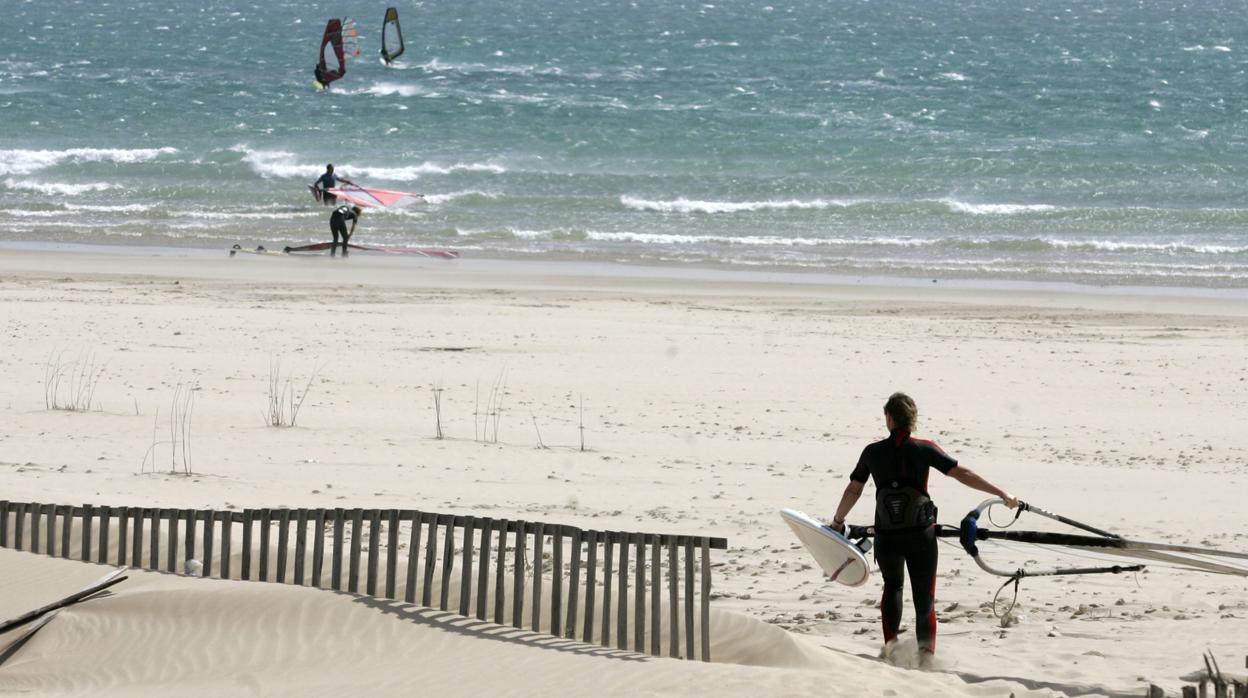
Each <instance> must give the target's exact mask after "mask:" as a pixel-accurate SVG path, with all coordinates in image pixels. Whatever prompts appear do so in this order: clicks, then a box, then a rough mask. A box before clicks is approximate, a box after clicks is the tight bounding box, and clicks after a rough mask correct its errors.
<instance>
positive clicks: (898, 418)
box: [832, 393, 1018, 668]
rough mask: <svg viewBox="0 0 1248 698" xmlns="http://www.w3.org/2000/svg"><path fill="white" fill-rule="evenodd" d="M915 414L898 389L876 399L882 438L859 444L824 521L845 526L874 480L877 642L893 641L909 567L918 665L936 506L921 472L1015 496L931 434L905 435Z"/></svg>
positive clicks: (927, 616) (932, 568) (931, 624)
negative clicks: (879, 582)
mask: <svg viewBox="0 0 1248 698" xmlns="http://www.w3.org/2000/svg"><path fill="white" fill-rule="evenodd" d="M918 419H919V409H918V407H917V406H916V405H915V403H914V400H913V399H911V398H910V396H909V395H906V394H905V393H893V394H892V395H891V396H890V397H889V398H888V402H886V403H884V423H885V425H886V426H887V427H888V433H889V436H888V438H887V439H883V440H880V441H876V442H875V443H873V444H871V445H869V446H867V447H866V448H865V449H863V451H862V455H861V456H860V457H859V459H858V465H857V466H856V467H855V468H854V471H853V473H851V474H850V476H849V485H847V486H846V487H845V493H844V494H843V495H841V503H840V505H839V506H837V508H836V515H835V516H834V517H833V518H832V528H833V529H834V530H836V531H837V532H839V533H844V532H845V517H846V516H847V515H849V511H850V509H852V508H853V507H854V504H855V503H856V502H857V501H858V497H859V496H860V495H862V490H863V487H864V486H865V485H866V484H867V479H868V478H870V479H871V480H873V481H874V482H875V560H876V563H877V564H879V566H880V576H881V577H883V578H884V592H883V598H882V599H881V601H880V616H881V620H882V621H883V625H884V648H883V650H882V651H881V653H880V656H881V657H884V658H888V657H889V656H890V655H891V654H892V651H893V649H894V648H895V647H896V643H897V632H898V629H899V627H900V626H901V613H902V597H901V592H902V587H903V586H904V585H905V576H906V575H905V573H906V571H907V570H908V571H909V573H910V589H911V593H912V595H913V596H914V614H915V636H916V638H917V639H918V646H919V665H920V666H921V667H924V668H928V667H930V666H931V665H932V660H933V658H934V656H935V654H936V605H935V604H936V545H937V541H936V505H935V504H934V503H933V502H932V499H931V497H930V496H929V495H928V492H927V476H928V475H929V474H930V473H931V471H932V469H933V468H934V469H936V470H938V471H940V472H941V473H943V474H945V475H948V476H949V477H951V478H953V479H955V480H957V481H958V482H960V483H962V484H963V485H966V486H967V487H970V488H971V489H976V490H979V491H981V492H987V493H988V494H991V495H994V496H997V497H1000V498H1001V499H1003V500H1004V501H1005V504H1006V506H1008V507H1010V508H1011V509H1013V508H1015V507H1017V506H1018V499H1016V498H1014V497H1013V496H1012V495H1010V494H1009V493H1008V492H1006V491H1005V490H1003V489H1001V488H1000V487H997V486H996V485H994V484H992V483H991V482H988V481H987V480H985V479H984V478H982V477H980V476H979V475H977V474H976V473H975V472H974V471H972V470H971V469H970V468H966V467H963V466H960V465H958V461H957V460H956V459H954V458H952V457H950V456H949V455H948V454H947V453H945V452H944V451H943V450H942V449H941V448H940V446H937V445H936V443H935V442H933V441H926V440H923V439H916V438H914V437H912V436H911V435H910V434H911V432H912V431H913V430H914V427H915V425H916V424H917V422H918Z"/></svg>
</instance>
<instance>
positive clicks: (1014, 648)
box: [0, 249, 1248, 696]
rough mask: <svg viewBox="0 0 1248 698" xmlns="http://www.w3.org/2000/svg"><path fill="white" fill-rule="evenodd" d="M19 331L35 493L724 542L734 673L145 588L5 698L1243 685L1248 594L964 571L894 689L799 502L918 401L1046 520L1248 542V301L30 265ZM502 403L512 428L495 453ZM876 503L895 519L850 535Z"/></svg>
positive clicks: (232, 589) (432, 267)
mask: <svg viewBox="0 0 1248 698" xmlns="http://www.w3.org/2000/svg"><path fill="white" fill-rule="evenodd" d="M0 329H2V330H3V336H4V347H5V351H4V352H2V353H0V371H3V375H4V376H5V379H4V380H3V381H2V382H0V410H2V414H3V419H2V420H0V491H2V492H3V498H5V499H8V500H11V501H40V502H56V503H60V504H81V503H84V502H86V503H97V504H111V505H128V506H144V507H193V508H214V509H243V508H247V507H262V506H263V507H279V506H285V507H373V508H385V507H396V508H418V509H422V510H425V511H436V512H444V513H454V514H469V515H484V516H493V517H499V518H524V519H528V520H539V521H547V522H552V523H562V524H569V525H577V526H586V527H596V528H604V527H607V528H614V529H622V530H645V531H655V532H662V533H680V534H697V535H713V536H722V537H725V538H727V539H728V542H729V549H728V550H727V551H721V552H719V553H717V555H716V558H715V562H716V568H715V592H716V598H715V600H714V602H713V604H712V605H713V608H714V611H715V614H716V615H715V617H714V621H713V623H712V628H713V630H714V631H715V632H714V637H715V642H716V643H717V645H716V652H715V656H716V658H717V660H718V661H717V662H715V663H712V664H702V663H699V662H681V661H676V660H670V659H654V658H641V657H640V656H628V657H625V656H619V655H610V656H607V655H604V654H603V653H600V652H595V651H593V650H592V649H591V648H589V647H588V646H580V645H578V644H577V643H562V642H561V643H559V644H558V646H551V645H550V643H549V642H548V639H545V638H543V636H539V635H535V634H532V633H528V634H525V633H518V632H516V631H511V632H510V633H509V632H508V631H505V630H504V629H500V628H496V627H484V626H482V625H478V624H470V625H471V626H472V627H467V628H466V627H463V626H464V622H463V619H458V618H457V617H452V616H448V615H447V614H444V613H440V612H431V611H428V610H427V609H420V608H416V607H405V608H403V609H400V610H398V611H396V610H394V609H388V608H378V607H377V606H376V605H375V604H371V602H370V601H369V600H368V599H364V598H361V597H356V596H354V595H347V594H335V593H332V592H327V591H318V590H312V589H302V588H295V587H290V586H279V585H267V584H257V583H247V582H233V581H221V580H203V579H191V578H184V577H177V576H173V575H164V574H156V573H150V572H138V571H136V572H132V573H131V575H132V576H131V579H130V580H128V581H127V582H125V583H124V584H122V585H120V586H118V587H116V588H115V589H114V590H113V594H112V595H111V596H109V597H107V598H103V599H98V600H93V601H91V602H88V603H86V604H82V605H81V606H79V607H75V608H72V609H69V610H67V611H65V612H64V613H62V614H61V615H60V617H58V618H57V619H56V620H55V621H53V622H52V623H50V624H49V625H48V627H47V628H45V629H44V630H43V631H41V632H40V633H39V634H38V635H37V636H36V637H35V638H34V639H33V640H32V641H31V642H30V643H28V644H27V645H26V646H25V647H24V648H22V650H21V652H20V653H19V654H17V655H15V656H14V657H12V658H11V659H9V660H8V661H7V662H6V663H5V664H4V665H3V667H0V692H12V693H16V692H23V691H24V692H32V693H35V694H40V695H48V694H56V695H62V694H64V695H86V694H90V695H148V694H156V693H167V692H168V691H170V690H175V691H177V692H178V693H179V694H181V695H229V694H237V695H245V694H253V695H293V694H295V693H306V692H308V691H317V692H328V691H340V692H342V693H345V694H348V695H352V694H357V695H358V694H365V693H367V694H372V695H396V694H399V693H410V691H411V687H412V686H414V685H420V686H421V687H422V688H423V689H425V690H426V691H428V692H429V693H430V694H437V695H482V694H486V693H490V694H502V695H536V694H539V693H541V694H546V695H549V694H551V693H556V694H563V693H572V692H577V693H589V694H595V695H638V694H645V695H716V696H736V695H760V694H768V693H775V694H779V695H822V696H828V695H833V696H889V695H891V696H920V695H921V696H929V695H940V696H945V695H948V696H961V695H969V696H1006V695H1010V694H1014V695H1016V696H1025V695H1034V696H1055V695H1109V696H1119V695H1143V693H1144V690H1145V688H1146V687H1147V685H1148V684H1149V683H1150V682H1151V683H1155V684H1158V685H1160V686H1163V687H1166V688H1168V689H1169V690H1172V691H1175V690H1177V688H1178V686H1179V684H1180V683H1181V681H1182V677H1184V676H1188V675H1190V674H1192V672H1194V671H1196V669H1197V668H1198V667H1200V666H1201V663H1200V654H1201V652H1202V651H1204V650H1205V649H1211V650H1212V651H1213V652H1214V653H1215V654H1216V655H1217V656H1218V657H1219V658H1222V659H1223V667H1224V668H1228V669H1229V670H1231V671H1242V670H1240V669H1239V667H1241V666H1242V662H1243V657H1244V656H1245V655H1248V640H1246V639H1245V635H1244V632H1243V629H1244V623H1245V620H1244V619H1245V617H1248V583H1246V582H1245V579H1244V578H1242V577H1229V576H1213V575H1203V574H1197V573H1191V572H1178V571H1171V570H1165V569H1149V570H1147V571H1146V572H1144V573H1140V574H1137V575H1105V576H1095V577H1071V578H1061V579H1034V580H1026V581H1025V582H1024V583H1023V585H1022V587H1021V589H1020V592H1019V597H1018V604H1019V605H1018V608H1017V611H1016V613H1017V614H1018V621H1017V623H1015V624H1013V625H1010V626H1009V627H1002V625H1001V623H1000V622H999V621H998V620H997V619H996V618H995V617H994V615H993V612H992V608H991V602H992V599H993V595H994V593H996V591H997V589H998V587H999V586H1000V585H1001V583H1002V581H1004V580H1002V579H1001V578H998V577H992V576H989V575H987V574H984V573H983V572H981V571H980V570H979V569H978V568H977V567H976V566H975V565H974V563H973V562H972V561H971V559H970V558H969V557H967V556H966V555H965V554H963V553H962V551H961V550H960V549H957V548H956V547H952V546H949V547H942V548H941V553H940V554H941V561H940V579H939V583H938V587H937V598H938V604H937V608H938V611H939V615H940V629H939V641H938V642H939V644H938V647H939V650H938V662H937V667H936V668H935V669H934V670H932V671H918V670H912V669H906V668H904V667H894V666H889V665H887V664H884V663H882V662H880V661H877V660H876V659H874V657H875V655H876V653H877V651H878V649H879V645H880V643H881V635H880V628H879V619H878V610H877V605H878V601H879V591H880V586H879V579H878V576H875V577H873V578H872V579H871V581H870V582H869V583H868V584H867V585H865V586H863V587H859V588H847V587H843V586H837V585H832V584H828V583H826V582H825V581H823V580H822V579H821V577H820V575H819V574H818V572H817V570H816V569H813V568H812V566H811V562H812V561H811V560H810V559H809V558H808V556H807V555H806V553H805V551H804V550H803V549H802V548H801V547H800V546H798V545H797V543H796V540H795V539H793V538H792V536H791V535H790V533H789V531H788V529H787V528H786V527H785V525H784V524H783V522H782V521H781V520H780V518H779V516H778V513H777V512H778V511H779V509H781V508H783V507H794V508H798V509H803V510H806V511H808V512H811V513H813V514H817V515H821V516H824V517H827V518H830V517H831V513H832V511H833V510H834V508H835V506H836V503H837V501H838V499H839V497H840V493H841V490H842V489H843V488H844V486H845V483H846V480H847V477H848V474H849V472H850V470H851V469H852V468H853V466H854V464H855V462H856V461H857V458H858V454H859V453H860V451H861V449H862V448H863V446H865V445H866V444H867V443H869V442H870V441H873V440H877V439H879V438H882V437H883V436H884V435H886V431H885V430H884V425H883V420H882V417H881V414H880V410H881V407H882V405H883V402H884V400H885V399H886V398H887V396H888V395H889V394H890V393H892V392H893V391H896V390H904V391H906V392H908V393H909V394H911V395H912V396H913V397H914V398H915V400H916V401H917V402H918V405H919V409H920V420H921V421H920V425H919V429H918V432H917V435H918V436H922V437H924V438H929V439H933V440H935V441H937V442H938V443H939V444H940V445H941V446H943V447H944V448H945V450H947V451H948V452H949V453H950V454H951V455H953V456H954V457H955V458H957V459H959V461H960V462H961V463H962V464H964V465H966V466H968V467H971V468H973V469H975V470H976V471H977V472H980V473H981V474H983V475H984V476H986V477H988V478H989V479H991V480H993V481H994V482H996V483H998V484H1000V485H1002V486H1003V487H1005V488H1006V489H1008V490H1009V491H1011V492H1012V493H1013V494H1015V495H1017V496H1018V497H1020V498H1022V499H1024V500H1026V501H1029V502H1032V503H1035V504H1037V505H1039V506H1043V507H1045V508H1047V509H1050V510H1053V511H1056V512H1059V513H1062V514H1065V515H1067V516H1070V517H1072V518H1074V519H1078V520H1081V521H1087V522H1090V523H1093V524H1095V525H1097V526H1102V527H1105V528H1108V529H1109V530H1111V531H1115V532H1120V533H1123V534H1124V535H1129V536H1130V537H1133V538H1140V539H1145V540H1159V541H1165V542H1172V543H1188V544H1193V545H1212V546H1217V547H1224V548H1227V549H1233V550H1239V551H1248V532H1245V527H1244V525H1243V521H1242V516H1240V515H1239V514H1238V513H1237V512H1239V511H1241V510H1242V508H1243V507H1242V502H1243V493H1244V492H1246V491H1248V472H1246V471H1245V467H1244V464H1245V463H1246V462H1248V434H1246V433H1245V431H1244V429H1243V426H1242V424H1241V421H1242V420H1241V418H1240V417H1239V415H1240V414H1241V411H1242V409H1243V408H1244V407H1245V403H1246V402H1248V392H1246V391H1245V387H1246V386H1248V358H1246V357H1248V354H1246V353H1245V351H1244V347H1245V345H1246V342H1248V299H1245V297H1244V296H1243V294H1242V293H1238V292H1233V291H1232V292H1223V293H1219V292H1214V291H1209V292H1200V293H1197V292H1191V293H1183V292H1170V291H1165V290H1161V289H1154V290H1147V289H1145V290H1140V289H1132V290H1122V289H1118V290H1112V291H1107V290H1106V289H1098V288H1083V289H1080V288H1076V287H1044V286H1038V285H1032V286H1022V285H1016V286H1009V285H1004V284H1001V285H997V286H995V287H974V286H971V285H965V284H964V285H962V286H958V285H956V284H949V283H947V282H943V281H942V282H940V283H929V282H927V281H923V282H918V281H911V282H906V283H889V282H887V281H881V280H856V279H839V280H838V279H832V278H827V277H818V276H802V275H798V274H789V275H779V274H766V273H758V274H751V273H736V272H720V271H711V270H704V271H691V270H678V269H662V268H656V269H642V268H639V267H629V266H618V267H617V266H612V265H597V266H594V265H578V264H575V263H564V264H555V263H530V262H504V261H488V260H470V259H465V260H459V261H449V262H448V261H443V260H416V259H410V258H394V257H385V258H375V257H373V258H370V257H366V256H363V255H357V256H355V257H352V258H351V259H350V260H348V261H342V260H333V261H331V260H328V259H320V258H313V259H297V258H285V257H259V256H240V257H238V258H228V257H227V256H226V255H225V252H224V251H221V252H220V253H217V252H213V253H211V254H208V253H199V252H187V251H151V250H121V249H119V250H113V251H108V252H100V251H85V252H84V251H74V252H67V251H55V250H51V251H49V250H16V249H8V250H4V251H0ZM58 361H60V362H63V363H68V362H73V361H77V362H83V363H87V362H94V365H95V366H97V367H98V370H96V371H95V373H93V375H94V376H95V378H97V379H98V380H97V381H95V382H94V383H93V393H92V398H91V400H90V401H89V404H87V405H85V407H86V408H87V409H85V410H83V411H67V410H53V409H47V400H48V398H49V392H48V386H47V385H46V384H45V380H46V377H47V375H48V367H49V364H50V363H52V364H55V363H56V362H58ZM275 366H280V371H281V374H282V376H283V377H284V378H286V379H288V380H289V381H290V384H291V385H292V386H294V387H295V388H297V389H299V390H303V389H304V388H305V386H306V389H307V398H306V401H305V402H304V403H303V404H302V406H301V407H300V409H299V412H298V419H297V424H296V426H294V427H293V428H274V427H271V426H268V425H267V424H266V411H267V410H268V409H269V405H268V397H267V391H268V389H269V385H270V380H271V377H272V372H273V371H274V367H275ZM66 387H68V386H66ZM435 390H440V391H441V392H440V393H439V394H440V396H441V397H440V400H441V405H440V412H441V429H442V431H443V432H444V435H445V438H443V439H437V438H435V434H436V429H437V426H438V424H437V421H436V420H435V409H434V395H435V392H434V391H435ZM491 390H497V392H498V394H499V395H501V396H503V398H502V399H503V411H502V413H501V416H500V417H499V419H498V421H497V422H496V423H493V424H492V425H491V426H490V427H489V428H490V429H491V430H493V429H496V432H494V431H490V432H489V433H488V434H487V433H486V428H487V427H486V420H485V418H484V416H483V415H482V413H481V405H482V403H483V402H485V401H486V400H487V397H488V395H489V394H490V392H491ZM187 392H193V394H194V412H193V420H192V421H191V422H190V425H189V432H190V441H189V442H188V444H189V445H188V447H187V448H189V462H190V469H191V470H192V474H191V475H185V474H177V473H171V472H170V471H171V470H182V469H183V468H184V466H185V464H186V459H187V458H188V455H187V453H186V452H185V451H179V452H171V451H170V449H169V448H167V447H161V446H160V445H157V446H156V447H155V448H153V442H154V441H155V442H159V441H161V440H163V439H164V438H166V436H165V435H162V433H161V432H162V430H163V431H164V432H166V433H167V431H168V428H169V426H168V416H169V414H170V412H171V410H172V409H173V406H174V402H175V400H176V399H177V396H178V395H179V394H181V395H185V394H186V393H187ZM53 397H57V399H60V400H70V399H72V398H71V397H68V396H66V394H64V393H62V394H60V395H59V396H56V395H53ZM581 427H583V428H584V429H583V431H582V428H581ZM154 431H155V432H156V433H155V435H154ZM495 434H496V438H495ZM582 438H583V440H584V450H582V448H581V446H582ZM931 489H932V494H933V497H934V499H935V500H936V502H937V503H938V504H939V505H940V510H941V521H942V523H950V524H956V523H957V520H958V519H959V518H960V517H961V516H962V514H963V513H965V512H966V511H968V510H970V509H971V508H973V507H974V506H975V505H976V504H977V503H978V502H979V501H981V500H982V499H984V495H982V494H981V493H977V492H973V491H971V490H968V489H966V488H964V487H962V486H960V485H958V484H957V483H956V482H953V481H952V480H948V479H944V478H940V477H938V476H933V481H932V483H931ZM868 492H870V488H869V489H868ZM870 512H871V506H870V502H869V501H868V500H867V499H866V498H864V500H863V501H862V502H860V503H859V504H858V506H857V508H856V509H855V511H854V513H853V515H852V516H851V517H850V520H851V522H856V523H864V524H865V523H868V522H869V519H870ZM0 568H2V569H4V570H5V571H6V573H5V574H3V575H0V589H2V590H3V591H2V592H0V606H2V608H0V616H3V617H12V616H14V615H17V614H19V613H21V612H23V611H25V610H29V609H30V608H33V607H35V606H38V605H40V604H42V603H46V602H47V601H49V600H51V598H52V597H56V596H60V595H63V594H67V593H70V592H72V591H73V590H75V589H76V588H77V587H79V586H81V585H82V584H83V583H85V582H87V581H89V580H90V579H93V578H95V577H98V576H99V575H100V574H101V573H102V571H101V569H100V568H99V567H98V566H95V565H88V564H84V563H77V562H70V561H62V560H52V559H48V558H46V557H44V556H39V555H32V554H30V553H22V552H15V551H0ZM908 603H909V601H908V594H907V604H908ZM912 618H913V613H912V610H911V609H910V608H909V607H908V606H907V610H906V620H905V621H904V623H903V624H904V625H905V626H907V627H908V626H910V625H911V622H912Z"/></svg>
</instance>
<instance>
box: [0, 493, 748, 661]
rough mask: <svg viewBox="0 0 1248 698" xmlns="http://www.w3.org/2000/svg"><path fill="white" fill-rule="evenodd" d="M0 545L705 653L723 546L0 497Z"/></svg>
mask: <svg viewBox="0 0 1248 698" xmlns="http://www.w3.org/2000/svg"><path fill="white" fill-rule="evenodd" d="M0 547H11V548H15V549H17V550H30V551H33V552H43V553H45V554H47V555H52V556H59V557H63V558H68V559H75V560H83V561H90V562H100V563H107V564H117V565H130V566H131V567H146V568H147V569H152V570H165V571H168V572H182V571H183V568H184V565H185V563H186V562H187V561H190V560H198V561H199V562H200V563H201V564H202V566H203V567H202V572H201V574H202V575H203V576H205V577H218V578H221V579H239V580H253V581H261V582H277V583H287V584H296V585H301V586H312V587H317V588H326V589H333V590H342V591H347V592H350V593H359V594H365V595H368V596H375V597H378V598H388V599H402V600H403V601H406V602H408V603H413V604H416V603H418V604H420V605H422V606H428V607H435V606H436V607H437V608H439V609H441V610H443V611H452V612H458V613H459V614H460V615H463V616H473V615H475V617H476V618H477V619H479V620H483V621H486V620H488V621H492V622H494V623H497V624H500V625H504V624H509V625H512V626H514V627H516V628H529V629H531V630H533V631H535V632H544V633H549V634H551V635H555V636H558V637H564V638H569V639H580V640H581V641H583V642H587V643H591V644H599V645H602V646H604V647H613V648H618V649H621V650H632V651H636V652H643V653H649V654H652V655H663V654H666V655H667V656H671V657H683V658H686V659H694V658H700V659H702V660H703V661H710V658H711V652H710V595H711V558H710V551H711V550H713V549H714V550H723V549H726V548H727V547H728V544H727V541H726V540H725V539H723V538H707V537H701V536H678V535H666V534H655V533H632V532H622V531H595V530H584V529H580V528H577V527H575V526H564V525H560V524H548V523H541V522H534V521H513V520H507V519H492V518H486V517H472V516H453V515H448V514H434V513H429V512H421V511H412V510H406V509H403V510H400V509H244V510H243V511H241V512H240V511H214V510H195V509H155V508H138V507H110V506H96V505H91V504H84V505H82V506H68V505H59V504H39V503H32V502H9V501H3V500H0ZM530 551H531V552H530ZM457 560H458V564H459V572H458V574H456V572H455V566H456V562H457ZM630 563H631V565H630ZM491 580H492V581H493V588H492V589H491V588H490V583H491ZM630 581H631V583H632V589H631V592H632V593H631V613H630V588H629V584H630ZM491 592H492V593H491ZM509 592H510V593H509ZM665 592H666V593H665ZM682 592H683V595H682ZM455 601H457V602H458V603H457V605H456V604H454V603H453V602H455ZM526 601H527V602H528V604H529V608H528V609H527V610H528V620H527V622H526V608H525V604H526ZM695 605H696V606H697V612H696V613H695ZM543 609H545V611H543ZM630 623H631V625H630ZM613 624H614V625H613ZM647 633H648V634H649V637H648V638H647ZM682 638H683V643H682ZM695 638H697V640H698V641H697V642H695ZM647 640H648V641H647ZM664 640H666V643H664ZM664 644H666V646H667V648H666V653H665V652H664V648H663V645H664ZM695 645H696V647H695ZM695 649H700V652H695Z"/></svg>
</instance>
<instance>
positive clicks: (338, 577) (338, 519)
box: [329, 508, 346, 591]
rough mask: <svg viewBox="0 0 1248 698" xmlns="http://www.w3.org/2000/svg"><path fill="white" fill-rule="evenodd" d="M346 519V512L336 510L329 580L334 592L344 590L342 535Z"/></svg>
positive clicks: (339, 509)
mask: <svg viewBox="0 0 1248 698" xmlns="http://www.w3.org/2000/svg"><path fill="white" fill-rule="evenodd" d="M345 518H346V512H345V511H343V510H342V509H341V508H336V509H334V554H333V563H332V567H331V569H330V575H331V577H330V580H329V588H330V589H333V590H334V591H341V590H342V535H343V526H344V525H345V524H344V519H345Z"/></svg>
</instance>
